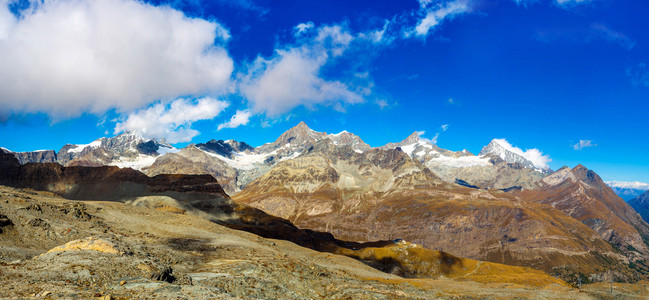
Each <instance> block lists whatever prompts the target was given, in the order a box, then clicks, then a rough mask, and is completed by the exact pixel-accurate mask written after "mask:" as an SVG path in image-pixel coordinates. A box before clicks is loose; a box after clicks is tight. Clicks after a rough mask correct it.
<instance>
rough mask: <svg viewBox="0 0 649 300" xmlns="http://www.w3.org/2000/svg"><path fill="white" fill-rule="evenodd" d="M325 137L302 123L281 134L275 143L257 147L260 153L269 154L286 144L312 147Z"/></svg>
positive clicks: (322, 133)
mask: <svg viewBox="0 0 649 300" xmlns="http://www.w3.org/2000/svg"><path fill="white" fill-rule="evenodd" d="M326 137H327V133H326V132H317V131H314V130H313V129H311V128H309V126H307V125H306V123H304V121H302V122H300V123H298V124H297V125H296V126H295V127H293V128H291V129H289V130H287V131H286V132H284V133H282V135H280V136H279V137H278V138H277V140H275V142H272V143H270V144H266V145H263V146H260V147H259V151H260V152H270V151H273V150H276V149H278V148H281V147H285V146H286V145H287V144H290V145H292V146H299V147H302V146H306V145H313V144H315V143H316V142H318V141H319V140H321V139H324V138H326Z"/></svg>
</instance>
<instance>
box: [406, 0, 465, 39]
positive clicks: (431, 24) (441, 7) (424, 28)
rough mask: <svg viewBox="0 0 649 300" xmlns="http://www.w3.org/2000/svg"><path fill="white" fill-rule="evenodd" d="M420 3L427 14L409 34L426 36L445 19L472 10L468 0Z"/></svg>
mask: <svg viewBox="0 0 649 300" xmlns="http://www.w3.org/2000/svg"><path fill="white" fill-rule="evenodd" d="M419 3H420V6H421V10H422V11H423V12H424V14H425V16H424V17H423V18H422V19H420V20H419V21H418V23H417V26H416V27H415V28H414V30H413V31H411V32H410V33H409V34H407V35H410V34H413V33H414V34H415V35H417V36H420V37H425V36H426V35H427V34H428V32H430V31H431V30H432V29H434V28H435V27H436V26H437V25H439V24H441V23H442V22H443V21H444V20H445V19H452V18H453V17H455V16H457V15H461V14H464V13H467V12H470V11H471V7H469V1H468V0H455V1H447V2H441V3H437V4H436V5H434V6H431V4H432V1H420V2H419Z"/></svg>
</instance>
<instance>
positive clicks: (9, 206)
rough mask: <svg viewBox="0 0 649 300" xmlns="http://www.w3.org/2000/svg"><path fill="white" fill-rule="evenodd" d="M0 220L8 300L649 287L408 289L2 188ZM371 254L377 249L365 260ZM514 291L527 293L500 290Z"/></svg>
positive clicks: (304, 259) (179, 220)
mask: <svg viewBox="0 0 649 300" xmlns="http://www.w3.org/2000/svg"><path fill="white" fill-rule="evenodd" d="M0 214H2V220H4V221H3V222H2V227H1V229H2V233H0V241H1V243H0V284H1V285H2V288H0V297H2V298H5V299H7V298H10V299H11V298H18V299H25V298H34V299H43V298H46V299H60V298H94V299H101V298H102V297H103V298H104V299H142V298H149V299H150V298H156V299H178V298H182V299H187V298H193V299H197V298H201V299H269V298H271V299H272V298H281V299H304V298H321V299H431V298H436V299H476V298H480V299H491V298H493V299H521V298H535V299H607V298H610V299H614V298H616V297H619V296H625V297H637V298H638V299H639V298H640V297H642V295H644V294H645V293H646V292H647V291H648V288H649V284H647V283H638V284H634V285H628V284H618V283H616V284H615V285H614V294H612V295H611V294H610V293H609V285H608V284H605V285H585V286H583V288H582V290H576V289H573V288H570V287H567V286H565V285H564V284H562V283H561V282H560V281H559V282H553V280H554V279H552V278H551V277H549V278H548V277H546V278H548V279H547V280H546V281H545V282H543V281H542V278H543V276H544V275H542V274H539V273H534V271H530V270H528V269H520V270H519V271H518V272H509V270H510V269H508V268H510V267H507V266H504V265H489V264H487V263H480V262H474V261H463V264H462V265H457V264H456V265H452V267H451V268H450V269H446V272H447V273H444V274H453V272H454V270H457V269H458V268H459V269H466V271H463V273H460V274H461V275H457V276H453V275H451V276H447V275H440V276H438V277H436V278H434V279H431V278H428V279H412V278H404V277H401V276H397V275H392V274H388V273H385V272H381V271H379V270H377V269H375V268H372V267H370V266H369V265H367V264H364V263H362V262H360V261H359V260H356V259H352V258H349V257H346V256H341V255H336V254H332V253H326V252H317V251H313V250H310V249H308V248H304V247H300V246H298V245H296V244H294V243H291V242H287V241H283V240H277V239H266V238H262V237H259V236H257V235H254V234H250V233H246V232H243V231H239V230H234V229H229V228H227V227H224V226H221V225H218V224H216V223H214V222H210V221H208V220H206V219H204V218H202V217H199V216H196V215H194V214H192V213H189V212H182V211H178V210H172V209H170V208H168V207H164V206H160V207H155V208H154V207H144V206H137V205H129V204H125V203H120V202H111V201H71V200H67V199H63V198H60V197H59V196H56V195H54V194H52V193H48V192H37V191H33V190H25V189H15V188H8V187H0ZM382 249H385V250H384V252H385V253H383V255H385V254H388V255H389V254H390V252H393V253H395V252H401V253H404V255H405V253H408V256H409V257H413V256H412V255H411V253H417V252H419V251H425V250H423V249H422V248H419V247H416V246H412V245H410V244H407V243H403V244H400V243H398V244H395V245H394V246H393V247H392V248H382ZM370 251H377V250H376V249H374V248H365V249H363V251H362V252H360V253H359V254H358V256H360V257H363V256H365V255H367V252H370ZM447 259H450V260H451V261H455V260H457V258H453V257H452V256H451V257H447ZM449 271H450V273H449ZM498 275H500V276H498ZM451 277H455V278H451ZM474 279H475V280H474ZM499 280H501V281H499ZM513 280H516V281H519V282H520V281H527V282H526V283H523V284H520V283H519V284H515V283H503V282H511V281H513ZM480 281H483V282H480Z"/></svg>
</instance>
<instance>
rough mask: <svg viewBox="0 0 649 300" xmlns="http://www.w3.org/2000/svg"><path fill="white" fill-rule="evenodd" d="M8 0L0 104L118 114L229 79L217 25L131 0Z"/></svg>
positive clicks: (1, 35) (58, 113) (0, 52)
mask: <svg viewBox="0 0 649 300" xmlns="http://www.w3.org/2000/svg"><path fill="white" fill-rule="evenodd" d="M9 2H11V1H7V0H0V4H1V5H0V66H2V67H0V106H2V107H3V108H0V110H3V109H4V110H5V111H6V112H18V113H20V112H44V113H47V114H49V115H51V116H53V117H55V118H65V117H73V116H78V115H80V114H82V113H85V112H91V113H102V112H105V111H107V110H110V109H116V110H117V111H118V112H125V111H130V110H133V109H137V108H140V107H143V106H145V105H148V104H150V103H152V102H154V101H157V100H165V99H166V100H170V99H174V98H176V97H178V96H187V95H195V96H201V95H208V94H218V93H219V92H222V91H223V90H225V89H226V88H227V86H228V85H229V83H230V76H231V73H232V70H233V61H232V59H231V58H230V56H229V55H228V53H227V51H226V50H225V48H224V47H223V45H224V44H225V42H226V41H227V39H228V38H229V33H228V31H227V30H226V29H225V28H223V27H222V26H221V25H220V24H219V23H217V22H214V21H206V20H203V19H192V18H188V17H186V16H185V15H183V13H182V12H180V11H177V10H174V9H172V8H170V7H156V6H153V5H150V4H146V3H144V2H141V1H135V0H93V1H89V0H88V1H84V0H75V1H67V0H59V1H56V0H53V1H33V2H32V5H31V6H30V8H28V9H25V10H22V11H21V12H20V16H19V17H16V16H14V15H13V14H11V12H9V10H8V5H9V4H10V3H9ZM215 41H216V45H215Z"/></svg>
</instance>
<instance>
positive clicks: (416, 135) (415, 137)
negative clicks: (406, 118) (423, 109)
mask: <svg viewBox="0 0 649 300" xmlns="http://www.w3.org/2000/svg"><path fill="white" fill-rule="evenodd" d="M423 134H424V132H423V131H415V132H413V133H411V134H410V135H409V136H408V137H407V138H406V139H405V140H403V141H402V142H401V143H402V144H404V145H406V144H413V143H416V142H419V141H420V140H421V136H422V135H423Z"/></svg>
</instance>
